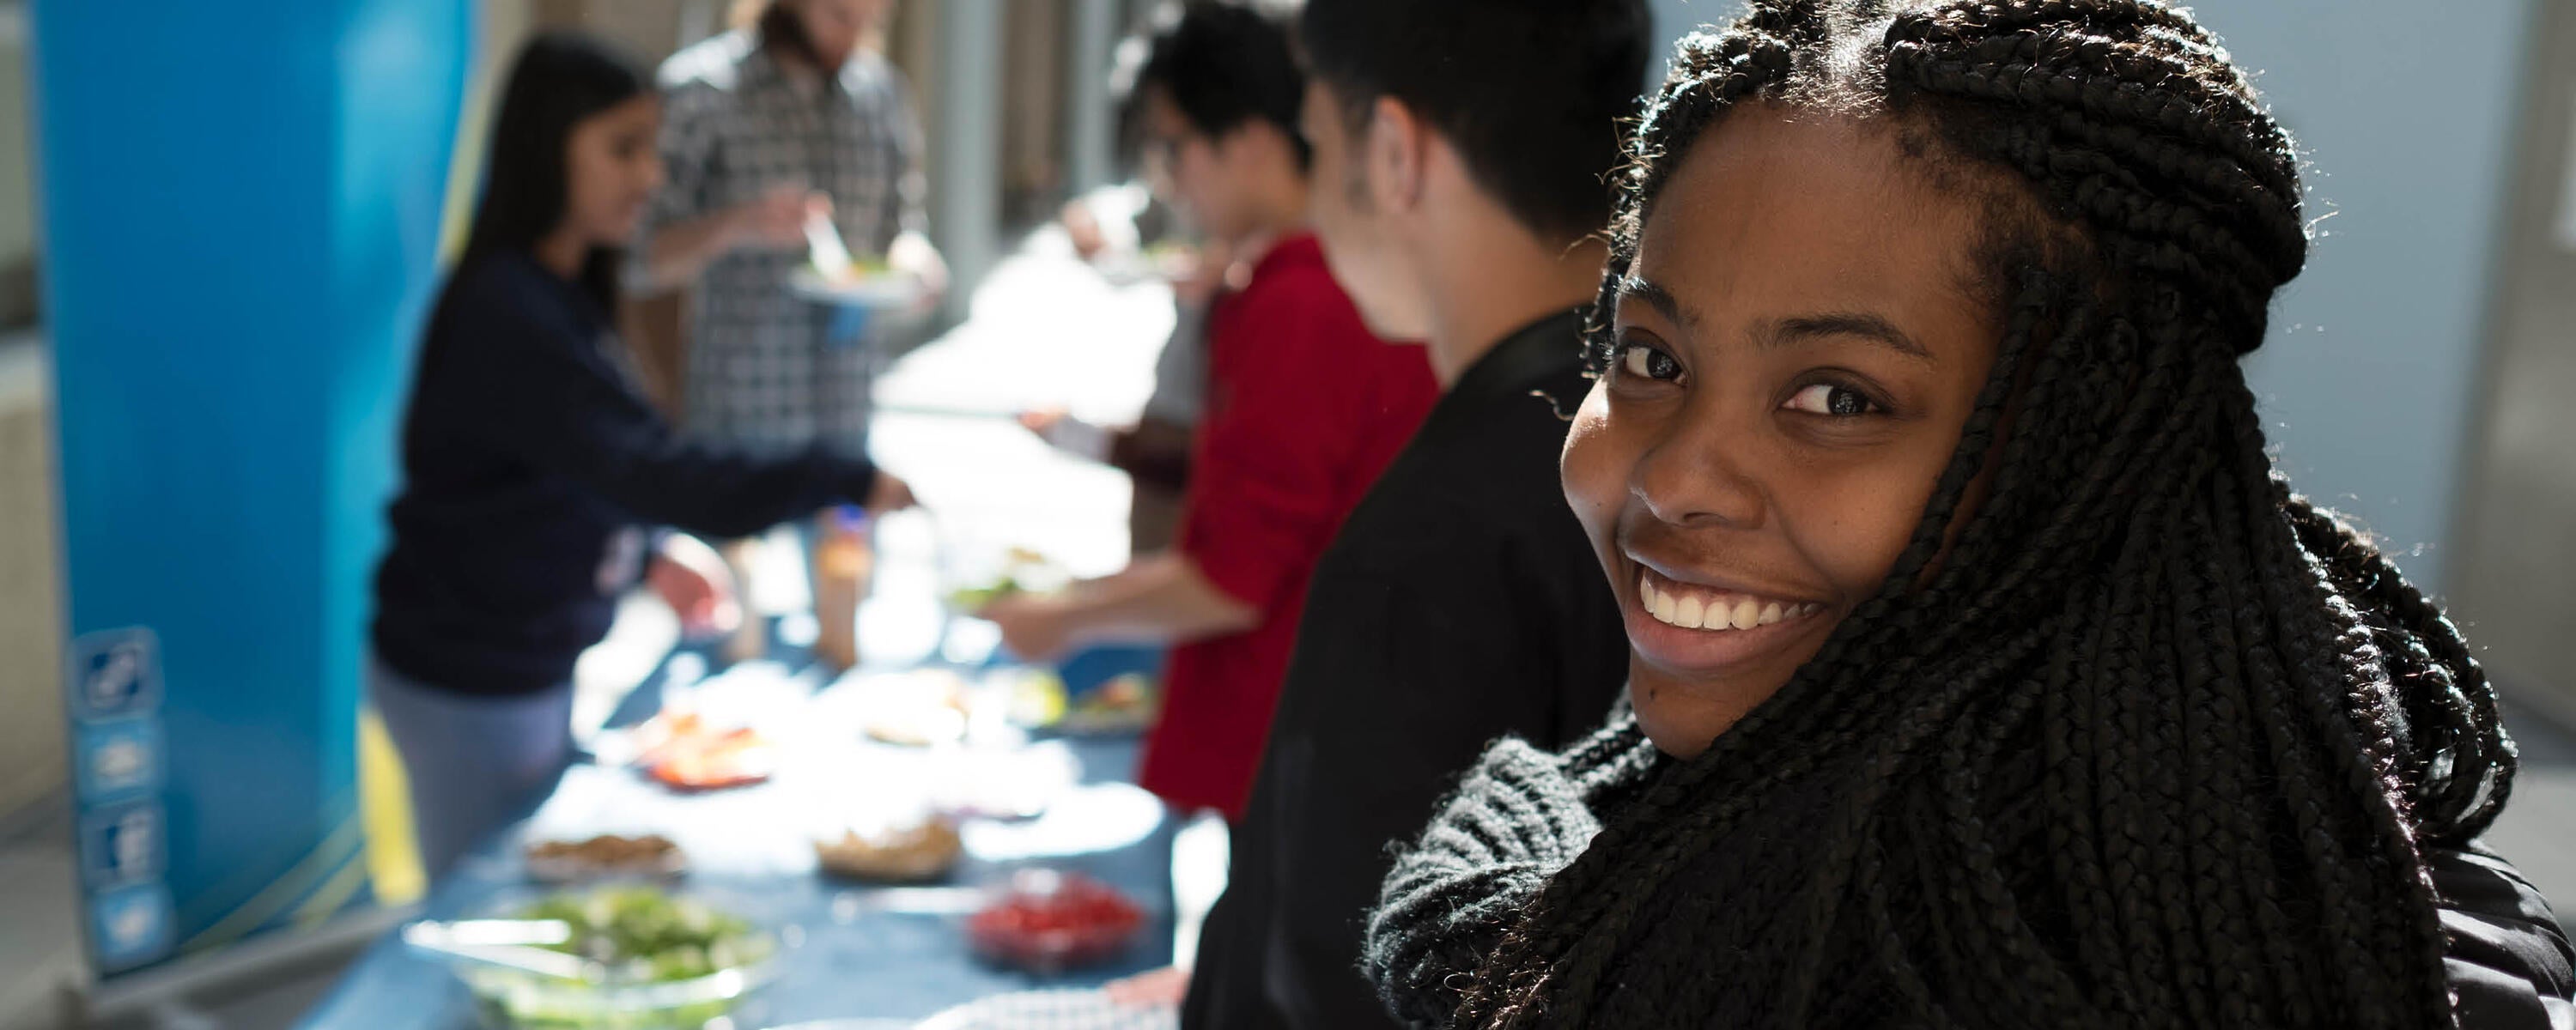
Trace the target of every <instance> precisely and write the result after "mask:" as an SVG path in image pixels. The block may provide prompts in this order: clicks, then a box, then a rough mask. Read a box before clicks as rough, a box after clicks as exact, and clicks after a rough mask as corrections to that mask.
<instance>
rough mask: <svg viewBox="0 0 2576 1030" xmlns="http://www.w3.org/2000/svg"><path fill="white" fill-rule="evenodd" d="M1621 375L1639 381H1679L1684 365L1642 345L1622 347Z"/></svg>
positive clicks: (1624, 345) (1620, 355)
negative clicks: (1632, 377) (1635, 378)
mask: <svg viewBox="0 0 2576 1030" xmlns="http://www.w3.org/2000/svg"><path fill="white" fill-rule="evenodd" d="M1619 374H1621V375H1627V376H1635V377H1637V378H1639V379H1678V378H1681V374H1682V363H1681V362H1678V361H1675V360H1673V356H1672V355H1670V354H1666V353H1664V352H1662V351H1660V350H1656V349H1655V348H1653V347H1649V346H1646V345H1645V344H1642V343H1629V344H1622V345H1620V349H1619Z"/></svg>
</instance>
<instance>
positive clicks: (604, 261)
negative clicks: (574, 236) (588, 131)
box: [459, 32, 651, 311]
mask: <svg viewBox="0 0 2576 1030" xmlns="http://www.w3.org/2000/svg"><path fill="white" fill-rule="evenodd" d="M650 86H651V83H649V82H648V81H647V80H646V79H645V77H644V74H643V72H641V71H639V70H637V68H636V67H635V65H634V64H633V63H631V62H629V61H628V60H626V58H625V57H624V56H622V55H620V54H618V53H617V52H616V51H614V50H612V49H610V48H609V47H608V46H607V45H606V44H604V43H601V42H599V41H597V40H594V39H591V38H590V37H588V36H584V35H580V34H578V33H570V32H549V33H545V34H543V35H540V36H538V37H536V38H535V39H532V40H529V41H528V45H527V46H525V47H522V48H521V49H520V50H519V57H518V60H516V61H514V62H512V63H511V65H510V78H509V82H508V84H507V85H505V86H503V87H502V90H501V109H500V113H499V114H498V115H497V116H495V117H494V118H493V120H492V145H491V150H490V154H489V163H488V165H487V168H486V170H485V172H484V178H483V197H482V199H481V200H480V201H478V202H477V203H476V204H475V206H474V225H473V228H472V229H471V230H470V231H469V232H468V234H467V236H466V240H465V255H464V257H463V258H462V259H461V260H460V262H459V264H460V267H462V266H464V265H471V264H473V263H474V262H476V261H478V260H480V259H482V258H485V257H489V256H491V255H494V254H501V253H508V252H513V251H515V252H520V253H526V252H529V251H531V250H533V249H534V248H535V247H536V245H537V241H539V240H541V239H544V238H545V236H546V234H548V233H551V232H553V231H555V229H556V228H557V227H559V226H561V225H562V224H563V220H564V215H565V213H566V210H567V205H568V203H569V197H568V191H569V190H570V188H571V183H570V181H569V178H570V171H571V170H570V169H569V168H568V167H567V166H566V164H565V150H566V146H567V144H568V143H569V142H570V141H571V139H572V130H573V126H575V125H579V124H581V122H582V121H583V120H584V119H587V118H590V117H592V116H594V115H597V114H598V113H600V112H602V111H605V110H608V109H609V108H612V107H615V106H617V105H619V104H622V103H625V102H626V101H628V100H631V99H633V98H635V97H636V96H637V95H639V94H641V93H643V92H644V91H645V90H646V89H648V88H650ZM621 257H622V255H621V252H620V250H619V248H614V247H595V248H592V250H591V252H590V254H589V255H588V256H587V257H585V258H584V259H583V261H582V268H581V275H580V285H581V288H582V292H584V293H587V294H589V295H590V297H591V298H592V299H593V300H596V301H598V302H599V305H600V309H601V310H603V311H613V310H615V305H616V301H617V269H618V265H619V263H620V260H621Z"/></svg>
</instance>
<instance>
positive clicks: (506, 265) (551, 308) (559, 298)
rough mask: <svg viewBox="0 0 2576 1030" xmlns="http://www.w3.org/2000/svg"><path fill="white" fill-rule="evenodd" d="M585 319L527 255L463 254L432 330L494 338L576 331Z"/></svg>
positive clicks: (564, 288)
mask: <svg viewBox="0 0 2576 1030" xmlns="http://www.w3.org/2000/svg"><path fill="white" fill-rule="evenodd" d="M585 321H586V319H585V318H584V317H583V313H582V311H581V310H580V308H579V306H578V304H577V303H576V300H575V298H574V297H573V296H572V295H571V290H570V288H569V287H568V286H566V285H565V284H564V283H563V282H562V281H561V280H559V279H557V278H555V276H554V275H553V274H552V273H549V272H547V271H546V270H545V269H544V268H541V267H539V266H538V265H537V263H536V262H535V261H533V260H531V259H529V258H528V257H527V256H526V255H523V254H518V253H515V252H502V253H497V254H486V255H480V256H476V257H470V258H467V259H465V260H464V261H461V262H459V263H458V264H457V266H456V269H455V270H454V271H453V272H450V273H449V274H448V281H447V288H446V290H445V291H444V292H443V293H442V294H441V295H440V297H439V302H438V310H437V313H436V315H435V316H433V318H432V320H431V325H430V333H431V335H433V336H439V335H448V336H458V337H463V338H467V339H470V340H478V341H480V340H493V339H496V338H501V337H512V336H521V335H527V334H531V333H534V334H539V335H545V334H548V333H549V331H560V332H562V333H578V332H580V331H582V330H583V328H584V327H583V323H584V322H585Z"/></svg>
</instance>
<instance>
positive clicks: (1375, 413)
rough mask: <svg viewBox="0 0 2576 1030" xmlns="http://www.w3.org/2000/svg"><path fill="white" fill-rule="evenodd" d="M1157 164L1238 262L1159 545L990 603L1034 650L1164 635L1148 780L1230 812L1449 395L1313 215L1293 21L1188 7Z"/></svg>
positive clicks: (1161, 53)
mask: <svg viewBox="0 0 2576 1030" xmlns="http://www.w3.org/2000/svg"><path fill="white" fill-rule="evenodd" d="M1133 90H1134V92H1133V94H1132V96H1133V98H1134V102H1135V103H1136V104H1138V105H1140V106H1139V107H1138V108H1137V112H1138V116H1139V130H1140V133H1141V135H1142V136H1143V149H1144V153H1145V158H1146V161H1147V163H1148V165H1149V173H1153V175H1154V178H1156V179H1158V180H1160V181H1162V182H1163V183H1164V184H1165V185H1166V186H1167V187H1168V188H1169V189H1170V191H1171V192H1172V193H1173V194H1174V196H1173V200H1174V202H1175V206H1176V207H1177V208H1179V209H1180V210H1181V211H1182V213H1183V214H1184V215H1185V216H1186V217H1188V218H1190V219H1192V220H1193V221H1194V222H1195V223H1196V224H1197V227H1198V228H1199V230H1200V231H1201V232H1203V233H1205V234H1206V235H1208V236H1209V237H1211V238H1214V239H1217V240H1220V241H1223V242H1224V243H1226V244H1227V245H1228V247H1229V250H1230V251H1231V253H1232V254H1233V255H1234V256H1235V258H1236V264H1235V265H1234V266H1233V268H1232V270H1231V271H1230V273H1229V275H1228V282H1229V286H1230V287H1231V289H1230V291H1229V292H1227V293H1226V294H1224V295H1223V296H1221V297H1220V298H1219V299H1218V300H1217V301H1216V303H1215V304H1214V306H1213V307H1212V309H1211V310H1210V312H1209V316H1208V317H1209V323H1208V337H1207V338H1208V347H1209V355H1208V394H1209V395H1208V407H1207V414H1206V416H1205V418H1204V420H1203V421H1202V422H1201V424H1200V426H1199V435H1198V440H1197V443H1196V450H1195V455H1194V458H1193V461H1192V464H1191V474H1190V482H1189V486H1188V490H1187V493H1186V494H1185V496H1184V499H1183V514H1182V523H1181V530H1180V539H1179V544H1178V546H1177V548H1176V549H1175V550H1174V551H1172V552H1168V553H1163V554H1156V555H1149V556H1145V557H1143V558H1140V559H1139V560H1137V561H1136V562H1135V563H1134V564H1132V565H1130V566H1129V567H1128V568H1127V569H1126V570H1124V571H1122V572H1119V573H1117V574H1115V575H1112V576H1109V577H1107V578H1104V579H1098V580H1092V581H1089V582H1086V583H1083V584H1080V585H1078V586H1076V587H1075V588H1073V589H1071V590H1069V591H1066V592H1064V593H1061V594H1056V595H1043V596H1031V595H1021V596H1017V597H1011V598H1006V599H1004V600H1001V601H997V602H995V603H994V604H993V605H992V606H990V607H988V608H987V609H985V610H984V611H983V612H982V613H981V614H982V615H983V616H984V617H985V618H988V619H990V620H992V621H993V622H994V623H996V624H997V625H999V626H1000V627H1001V630H1002V640H1003V643H1004V645H1005V646H1007V647H1009V648H1010V649H1011V651H1012V652H1013V653H1015V654H1018V655H1020V656H1021V657H1023V658H1028V659H1031V660H1046V659H1051V658H1055V657H1057V656H1060V655H1062V654H1064V653H1065V652H1067V651H1069V650H1071V649H1072V648H1074V647H1076V646H1079V645H1082V644H1086V643H1093V642H1102V641H1113V640H1114V641H1147V642H1169V643H1175V644H1178V645H1179V646H1177V647H1175V648H1174V649H1173V651H1172V655H1171V659H1170V665H1169V667H1168V669H1167V670H1166V675H1165V682H1166V684H1167V689H1166V694H1165V701H1164V708H1163V716H1162V719H1161V721H1160V723H1159V724H1158V725H1157V726H1156V727H1155V728H1154V730H1153V732H1152V734H1151V735H1150V736H1149V737H1148V738H1147V739H1146V742H1145V755H1144V759H1143V767H1142V769H1141V770H1140V772H1139V775H1138V780H1139V782H1140V783H1141V784H1142V785H1143V786H1144V787H1145V788H1146V789H1148V790H1151V791H1153V792H1154V793H1155V794H1157V795H1159V796H1161V797H1162V798H1163V799H1164V800H1165V801H1166V802H1168V803H1169V804H1171V805H1173V806H1174V807H1176V808H1181V809H1185V810H1203V809H1215V810H1218V811H1221V812H1224V813H1225V814H1226V816H1227V817H1228V818H1229V819H1231V818H1233V817H1235V816H1237V815H1239V814H1240V813H1241V811H1242V808H1243V804H1244V801H1245V799H1246V798H1247V796H1248V795H1249V794H1250V792H1251V789H1252V776H1253V770H1254V769H1255V767H1256V766H1257V765H1258V763H1259V761H1260V758H1261V748H1262V744H1263V741H1264V738H1265V737H1266V736H1267V735H1268V732H1269V725H1270V712H1271V708H1272V706H1273V705H1274V703H1275V702H1276V701H1277V700H1278V696H1279V685H1280V682H1281V680H1282V679H1283V678H1284V677H1285V675H1286V673H1287V666H1288V655H1289V652H1290V650H1291V648H1292V646H1293V645H1294V644H1295V642H1296V639H1297V619H1298V615H1299V613H1300V612H1301V611H1303V609H1304V607H1305V600H1306V580H1307V577H1308V575H1309V574H1310V573H1311V572H1312V571H1313V569H1314V565H1315V559H1316V558H1317V557H1318V556H1319V555H1321V554H1322V553H1323V551H1324V548H1325V545H1327V544H1329V543H1331V542H1332V538H1333V534H1334V533H1335V532H1336V531H1337V530H1338V529H1339V528H1340V527H1341V524H1342V519H1343V518H1344V517H1345V516H1347V515H1349V514H1350V512H1351V509H1352V508H1353V507H1355V506H1357V505H1358V504H1359V503H1360V498H1361V496H1362V495H1363V494H1365V493H1366V492H1367V491H1368V488H1369V486H1370V484H1372V483H1374V482H1375V481H1376V479H1377V476H1378V473H1379V472H1381V471H1383V470H1384V469H1385V468H1386V465H1387V463H1388V462H1390V461H1392V460H1393V459H1394V457H1395V455H1396V453H1397V452H1398V451H1400V450H1402V449H1403V448H1404V445H1405V443H1406V442H1407V441H1408V440H1410V439H1411V437H1412V434H1413V430H1414V429H1415V427H1417V426H1419V425H1420V424H1421V422H1422V418H1423V416H1424V415H1425V414H1426V413H1428V412H1429V411H1430V408H1431V405H1432V403H1433V401H1434V400H1436V399H1437V396H1438V387H1437V386H1436V385H1435V383H1434V381H1433V378H1432V374H1431V368H1430V363H1429V360H1428V359H1427V358H1426V357H1425V356H1424V354H1423V352H1422V350H1421V348H1419V347H1412V346H1396V345H1391V344H1388V343H1386V342H1385V341H1382V340H1380V339H1378V338H1377V337H1376V336H1375V335H1373V334H1371V333H1370V332H1369V331H1368V328H1367V327H1366V326H1365V325H1364V324H1363V323H1362V322H1361V320H1360V316H1359V312H1358V311H1357V310H1356V309H1355V308H1353V307H1352V305H1351V301H1350V298H1349V297H1347V296H1345V295H1344V294H1343V293H1342V290H1341V287H1339V286H1338V285H1336V284H1335V283H1334V281H1333V277H1332V273H1331V272H1330V270H1328V269H1327V268H1326V267H1325V265H1324V256H1323V251H1322V249H1321V248H1320V247H1319V246H1318V245H1317V243H1316V241H1315V238H1314V236H1313V235H1312V234H1311V233H1310V232H1309V231H1308V230H1307V228H1306V196H1307V190H1308V168H1307V166H1308V162H1309V159H1310V151H1309V148H1308V146H1307V144H1306V141H1305V140H1304V138H1303V137H1301V136H1300V135H1299V134H1298V130H1297V116H1298V106H1299V104H1300V102H1301V101H1302V98H1303V96H1304V90H1305V83H1304V75H1303V73H1302V72H1300V71H1299V69H1298V67H1297V64H1296V62H1295V59H1294V57H1293V56H1292V54H1291V52H1290V48H1289V42H1288V35H1287V31H1286V29H1285V28H1284V27H1283V26H1281V25H1279V24H1278V23H1277V22H1274V21H1272V20H1271V19H1269V18H1268V17H1266V16H1264V15H1261V14H1259V13H1256V12H1254V11H1252V10H1251V9H1249V8H1246V7H1241V6H1236V5H1234V4H1227V3H1200V4H1191V5H1188V7H1187V8H1186V10H1185V12H1184V13H1182V14H1181V15H1180V17H1179V18H1178V19H1177V20H1176V21H1173V22H1171V23H1169V24H1167V25H1166V26H1164V27H1163V28H1161V29H1160V30H1159V31H1157V32H1156V33H1155V35H1154V37H1153V39H1152V42H1151V44H1150V47H1149V48H1148V50H1147V56H1146V58H1145V60H1144V62H1143V63H1142V65H1141V66H1139V68H1138V71H1137V73H1136V80H1135V85H1134V87H1133Z"/></svg>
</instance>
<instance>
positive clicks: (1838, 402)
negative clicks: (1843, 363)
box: [1781, 383, 1884, 418]
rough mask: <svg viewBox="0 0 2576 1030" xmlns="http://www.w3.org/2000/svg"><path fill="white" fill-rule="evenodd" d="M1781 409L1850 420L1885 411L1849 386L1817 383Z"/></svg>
mask: <svg viewBox="0 0 2576 1030" xmlns="http://www.w3.org/2000/svg"><path fill="white" fill-rule="evenodd" d="M1781 407H1784V408H1787V409H1789V410H1791V411H1803V412H1806V413H1808V414H1811V415H1831V416H1836V417H1840V418H1850V417H1852V416H1855V415H1867V414H1871V413H1874V412H1877V411H1881V410H1884V409H1881V408H1880V407H1879V406H1878V404H1877V403H1876V402H1873V401H1871V400H1870V399H1869V395H1867V394H1864V393H1862V392H1860V391H1858V390H1854V389H1852V388H1850V387H1847V386H1836V385H1834V384H1832V383H1817V384H1816V385H1814V386H1810V387H1807V388H1806V389H1803V390H1800V391H1798V392H1797V393H1795V394H1792V395H1790V397H1789V402H1788V403H1786V404H1783V405H1781Z"/></svg>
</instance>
